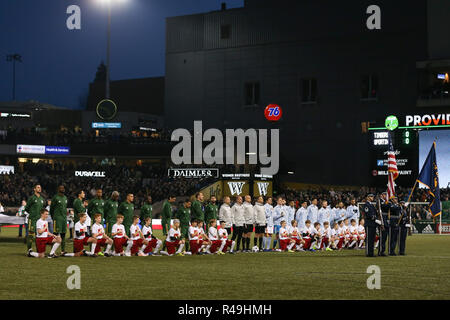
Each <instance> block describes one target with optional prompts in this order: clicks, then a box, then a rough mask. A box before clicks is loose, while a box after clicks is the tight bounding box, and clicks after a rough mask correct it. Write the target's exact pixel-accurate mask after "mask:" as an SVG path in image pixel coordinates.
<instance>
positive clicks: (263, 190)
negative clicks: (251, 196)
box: [257, 182, 269, 196]
mask: <svg viewBox="0 0 450 320" xmlns="http://www.w3.org/2000/svg"><path fill="white" fill-rule="evenodd" d="M257 184H258V190H259V195H260V196H265V195H266V194H267V189H268V188H269V183H268V182H257Z"/></svg>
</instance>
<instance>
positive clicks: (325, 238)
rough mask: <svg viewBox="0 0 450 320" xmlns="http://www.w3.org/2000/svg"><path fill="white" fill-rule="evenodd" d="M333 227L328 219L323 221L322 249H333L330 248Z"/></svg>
mask: <svg viewBox="0 0 450 320" xmlns="http://www.w3.org/2000/svg"><path fill="white" fill-rule="evenodd" d="M331 230H332V229H331V228H330V223H329V222H328V221H325V222H324V223H323V230H322V246H321V247H320V249H322V250H326V251H333V249H331V248H330V246H331V244H332V241H331V238H332V231H331Z"/></svg>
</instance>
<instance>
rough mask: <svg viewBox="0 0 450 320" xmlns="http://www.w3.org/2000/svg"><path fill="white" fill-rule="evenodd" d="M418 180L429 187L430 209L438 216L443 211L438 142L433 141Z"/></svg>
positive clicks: (434, 215)
mask: <svg viewBox="0 0 450 320" xmlns="http://www.w3.org/2000/svg"><path fill="white" fill-rule="evenodd" d="M416 182H419V183H421V184H423V185H424V186H426V187H427V188H428V189H429V190H428V193H429V194H430V196H431V202H430V203H429V206H428V211H430V212H431V214H432V215H433V217H437V216H438V215H440V214H441V213H442V210H441V193H440V190H439V174H438V167H437V162H436V142H433V145H432V146H431V149H430V152H429V153H428V156H427V159H426V160H425V162H424V164H423V167H422V170H420V174H419V177H418V178H417V181H416ZM413 190H414V189H413ZM411 193H412V191H411Z"/></svg>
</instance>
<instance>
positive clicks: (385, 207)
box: [378, 192, 391, 256]
mask: <svg viewBox="0 0 450 320" xmlns="http://www.w3.org/2000/svg"><path fill="white" fill-rule="evenodd" d="M382 196H383V197H382V199H381V201H380V205H381V214H382V215H383V220H382V221H383V225H384V229H383V228H382V230H381V231H380V244H379V245H380V251H379V253H378V254H379V255H380V256H385V255H386V254H385V252H386V240H387V238H388V235H389V217H388V216H389V211H390V208H391V204H390V203H389V202H388V201H387V192H383V193H382Z"/></svg>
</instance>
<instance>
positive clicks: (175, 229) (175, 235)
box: [161, 219, 184, 256]
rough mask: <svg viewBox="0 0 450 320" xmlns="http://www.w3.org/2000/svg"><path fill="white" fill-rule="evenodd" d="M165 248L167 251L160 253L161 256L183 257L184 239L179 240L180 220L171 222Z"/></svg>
mask: <svg viewBox="0 0 450 320" xmlns="http://www.w3.org/2000/svg"><path fill="white" fill-rule="evenodd" d="M166 248H167V251H161V253H162V254H164V255H167V256H173V255H174V254H177V255H179V256H184V254H183V248H184V239H181V230H180V220H178V219H175V220H173V225H172V227H171V228H170V230H169V233H168V234H167V238H166Z"/></svg>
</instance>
